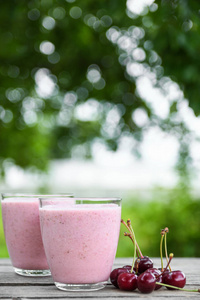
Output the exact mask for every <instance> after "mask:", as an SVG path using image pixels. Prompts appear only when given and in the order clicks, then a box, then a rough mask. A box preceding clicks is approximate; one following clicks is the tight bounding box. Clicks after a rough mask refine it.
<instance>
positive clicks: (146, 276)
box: [137, 272, 156, 294]
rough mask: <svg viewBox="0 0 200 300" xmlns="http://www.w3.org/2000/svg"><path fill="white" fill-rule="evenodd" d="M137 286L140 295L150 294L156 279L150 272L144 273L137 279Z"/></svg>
mask: <svg viewBox="0 0 200 300" xmlns="http://www.w3.org/2000/svg"><path fill="white" fill-rule="evenodd" d="M137 285H138V289H139V291H140V292H141V293H145V294H148V293H151V292H153V291H154V290H155V287H156V277H155V275H154V274H153V273H151V272H144V273H142V274H140V276H139V277H138V280H137Z"/></svg>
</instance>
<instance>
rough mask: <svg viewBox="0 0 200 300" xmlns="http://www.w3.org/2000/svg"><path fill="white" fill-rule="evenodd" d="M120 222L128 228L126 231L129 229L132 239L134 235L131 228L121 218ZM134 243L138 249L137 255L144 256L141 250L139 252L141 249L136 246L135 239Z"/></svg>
mask: <svg viewBox="0 0 200 300" xmlns="http://www.w3.org/2000/svg"><path fill="white" fill-rule="evenodd" d="M121 223H122V224H124V226H126V228H127V229H128V231H129V232H130V234H131V237H132V241H133V235H134V233H133V232H132V231H131V228H130V227H129V226H128V225H127V224H126V223H125V222H124V220H123V219H121ZM135 245H136V247H137V249H138V251H139V255H140V256H141V257H142V258H143V257H144V256H143V255H142V252H141V250H140V248H139V246H138V244H137V242H136V240H135ZM139 255H138V257H139Z"/></svg>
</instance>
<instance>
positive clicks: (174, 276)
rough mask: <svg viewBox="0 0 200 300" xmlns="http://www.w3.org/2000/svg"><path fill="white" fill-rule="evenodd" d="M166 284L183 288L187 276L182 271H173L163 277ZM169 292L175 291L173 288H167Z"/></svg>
mask: <svg viewBox="0 0 200 300" xmlns="http://www.w3.org/2000/svg"><path fill="white" fill-rule="evenodd" d="M163 280H164V283H166V284H169V285H172V286H176V287H179V288H183V287H184V286H185V284H186V277H185V274H184V273H183V272H182V271H180V270H176V271H171V272H167V273H166V274H165V276H164V277H163ZM167 288H168V289H169V290H173V288H170V287H167Z"/></svg>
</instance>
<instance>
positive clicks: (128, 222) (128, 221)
mask: <svg viewBox="0 0 200 300" xmlns="http://www.w3.org/2000/svg"><path fill="white" fill-rule="evenodd" d="M127 225H128V227H129V228H130V230H131V233H132V235H133V236H135V233H134V231H133V227H132V225H131V220H130V219H128V220H127ZM135 245H136V247H137V248H138V251H139V253H140V257H141V258H143V257H144V256H143V255H142V252H141V250H140V248H139V246H138V244H137V242H136V239H135Z"/></svg>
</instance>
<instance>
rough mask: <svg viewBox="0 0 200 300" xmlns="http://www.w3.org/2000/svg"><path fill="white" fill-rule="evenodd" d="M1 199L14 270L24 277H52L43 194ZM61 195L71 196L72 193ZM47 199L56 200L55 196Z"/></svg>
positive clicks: (6, 196)
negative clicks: (44, 232) (41, 210)
mask: <svg viewBox="0 0 200 300" xmlns="http://www.w3.org/2000/svg"><path fill="white" fill-rule="evenodd" d="M1 196H2V200H1V206H2V218H3V227H4V234H5V239H6V245H7V248H8V252H9V256H10V259H11V262H12V265H13V267H14V271H15V272H16V273H17V274H19V275H24V276H49V275H51V273H50V270H49V266H48V263H47V260H46V255H45V251H44V247H43V243H42V237H41V230H40V220H39V199H38V198H39V197H42V196H43V195H33V194H32V195H31V194H2V195H1ZM44 196H45V195H44ZM58 196H59V197H63V196H64V197H66V196H68V197H72V194H66V195H58ZM48 197H49V199H50V198H51V197H53V198H55V195H48Z"/></svg>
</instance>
